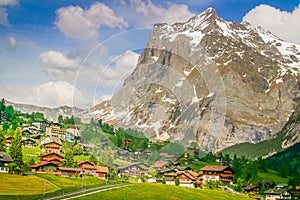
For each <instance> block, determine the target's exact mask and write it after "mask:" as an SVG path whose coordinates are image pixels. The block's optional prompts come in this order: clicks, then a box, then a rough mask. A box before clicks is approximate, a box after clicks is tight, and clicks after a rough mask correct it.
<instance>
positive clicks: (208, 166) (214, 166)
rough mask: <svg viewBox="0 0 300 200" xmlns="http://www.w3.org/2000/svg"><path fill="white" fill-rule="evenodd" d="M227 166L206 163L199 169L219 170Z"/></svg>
mask: <svg viewBox="0 0 300 200" xmlns="http://www.w3.org/2000/svg"><path fill="white" fill-rule="evenodd" d="M226 168H228V166H225V165H206V166H205V167H202V168H201V169H200V170H201V171H217V172H221V171H223V170H225V169H226Z"/></svg>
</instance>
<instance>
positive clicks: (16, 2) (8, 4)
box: [0, 0, 18, 6]
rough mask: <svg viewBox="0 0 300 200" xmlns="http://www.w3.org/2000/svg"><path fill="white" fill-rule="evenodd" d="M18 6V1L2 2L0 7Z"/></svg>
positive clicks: (5, 0) (4, 0)
mask: <svg viewBox="0 0 300 200" xmlns="http://www.w3.org/2000/svg"><path fill="white" fill-rule="evenodd" d="M17 4H18V1H17V0H0V6H14V5H17Z"/></svg>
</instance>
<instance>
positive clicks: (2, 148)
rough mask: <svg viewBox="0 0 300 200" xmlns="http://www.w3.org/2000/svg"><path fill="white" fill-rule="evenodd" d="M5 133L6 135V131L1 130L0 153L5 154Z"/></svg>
mask: <svg viewBox="0 0 300 200" xmlns="http://www.w3.org/2000/svg"><path fill="white" fill-rule="evenodd" d="M4 133H5V131H3V130H0V151H4V152H5V143H4V141H5V140H4Z"/></svg>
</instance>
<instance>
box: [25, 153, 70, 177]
mask: <svg viewBox="0 0 300 200" xmlns="http://www.w3.org/2000/svg"><path fill="white" fill-rule="evenodd" d="M39 157H40V163H38V164H35V165H32V166H30V168H31V169H32V172H35V173H48V174H54V173H56V172H57V171H58V167H59V166H60V162H61V161H62V159H64V157H63V156H62V155H60V154H58V153H55V152H50V153H45V154H40V155H39Z"/></svg>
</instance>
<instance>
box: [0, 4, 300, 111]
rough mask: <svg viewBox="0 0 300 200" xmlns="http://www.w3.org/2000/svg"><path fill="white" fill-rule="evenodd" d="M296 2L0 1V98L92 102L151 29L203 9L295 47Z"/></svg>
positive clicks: (118, 77)
mask: <svg viewBox="0 0 300 200" xmlns="http://www.w3.org/2000/svg"><path fill="white" fill-rule="evenodd" d="M299 3H300V1H296V0H285V1H282V0H273V1H271V0H269V1H260V0H201V1H199V0H185V1H184V0H173V1H172V0H170V1H158V0H147V1H143V0H110V1H93V0H85V1H82V0H80V1H79V0H73V1H70V0H59V1H53V0H43V1H40V0H0V88H1V89H0V96H1V97H4V98H7V99H8V100H11V101H16V102H22V103H32V104H38V105H44V106H51V107H56V106H59V105H75V106H80V107H89V106H91V105H93V104H95V103H99V102H100V101H102V100H104V99H107V98H109V97H110V96H111V95H112V94H113V93H114V92H115V91H116V90H117V89H118V88H119V87H120V86H121V85H122V82H123V80H124V78H125V77H126V76H127V75H128V74H129V73H130V72H131V71H132V70H133V69H134V67H135V63H136V61H137V58H138V53H139V52H141V50H142V49H143V47H145V45H146V43H147V40H148V36H149V34H150V33H151V27H152V26H153V24H154V23H158V22H167V23H174V22H176V21H180V22H184V21H186V20H187V19H189V18H190V17H192V16H194V15H195V14H199V13H201V12H202V11H204V10H205V9H207V8H208V7H213V8H215V9H216V10H217V13H218V15H219V16H220V17H221V18H223V19H225V20H226V21H236V22H242V21H243V20H247V21H250V23H252V24H253V25H255V26H256V25H261V26H263V27H264V28H266V29H268V30H270V31H271V32H272V33H274V34H275V35H278V36H279V37H281V38H283V39H285V40H288V41H291V42H295V43H300V38H299V37H300V36H298V34H297V33H299V32H300V28H298V26H297V25H296V24H297V22H298V21H299V20H300V14H299V13H300V8H299ZM276 20H278V21H276ZM299 35H300V34H299Z"/></svg>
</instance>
